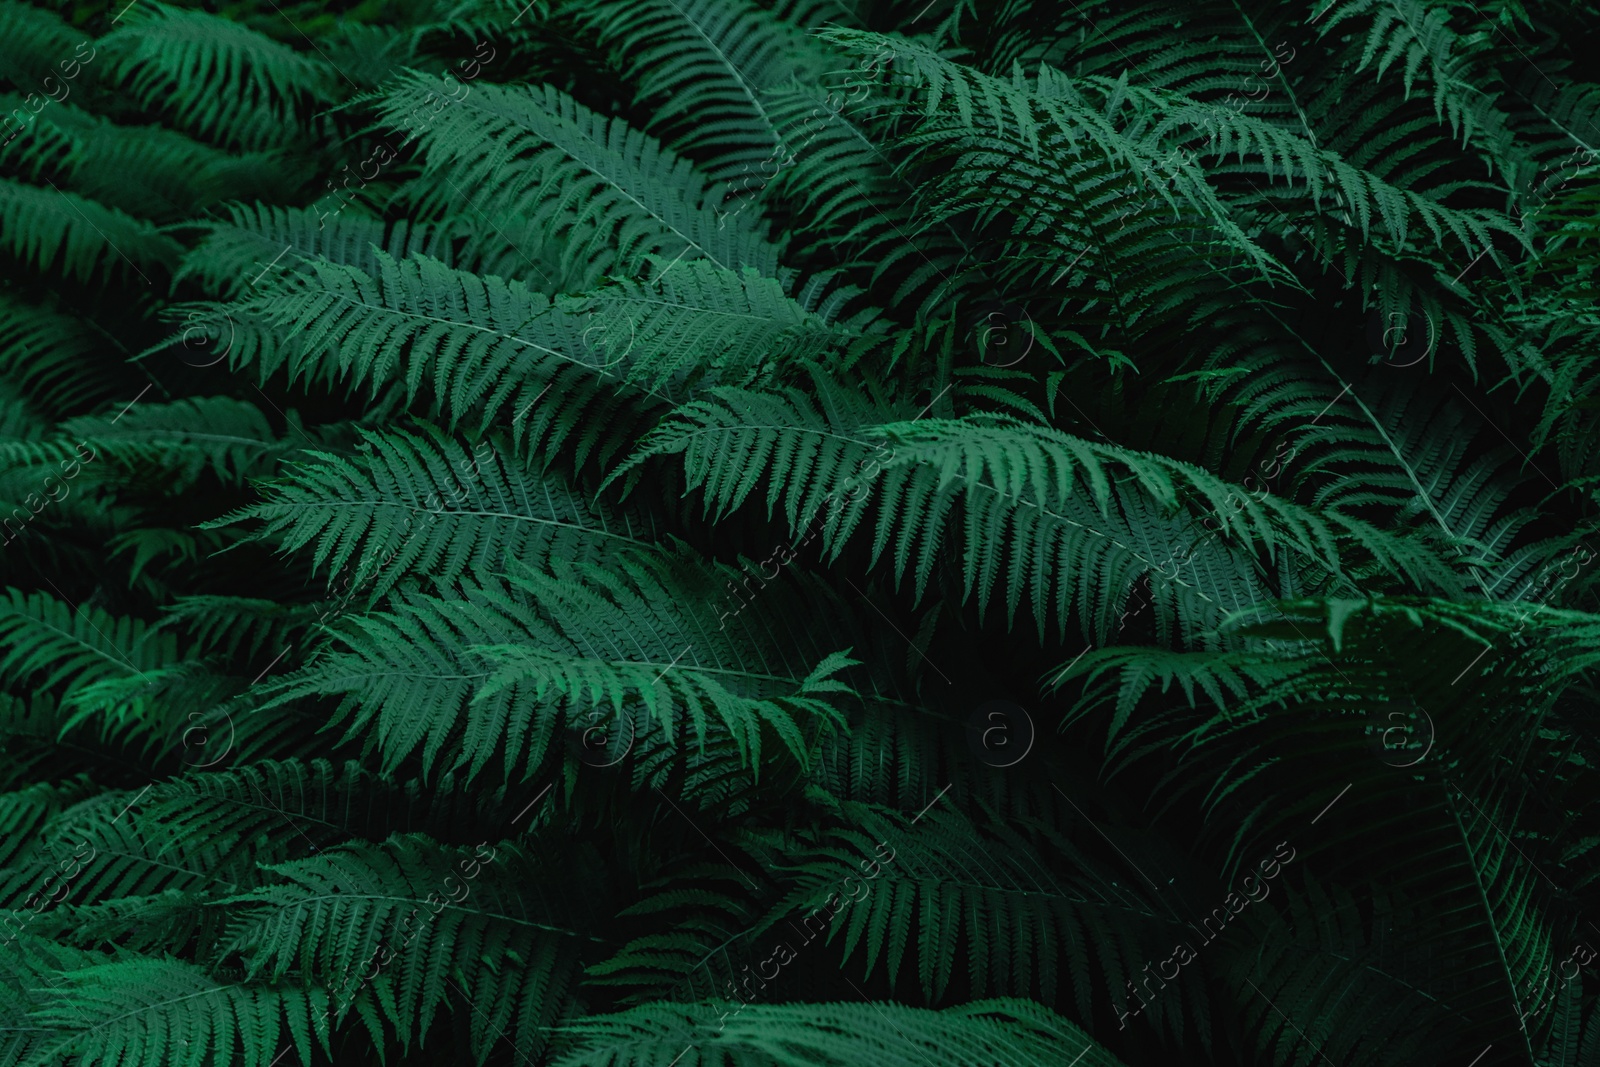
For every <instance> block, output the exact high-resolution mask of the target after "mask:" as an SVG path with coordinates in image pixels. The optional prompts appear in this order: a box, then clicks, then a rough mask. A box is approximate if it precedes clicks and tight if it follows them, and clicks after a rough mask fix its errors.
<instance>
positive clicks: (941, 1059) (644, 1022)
mask: <svg viewBox="0 0 1600 1067" xmlns="http://www.w3.org/2000/svg"><path fill="white" fill-rule="evenodd" d="M736 1004H737V1002H733V1003H728V1002H724V1003H711V1004H675V1003H653V1004H644V1005H641V1006H639V1007H637V1008H633V1009H632V1010H630V1011H625V1012H620V1013H618V1014H616V1015H591V1016H588V1017H586V1018H582V1019H577V1020H574V1021H573V1022H571V1023H568V1024H567V1026H566V1030H567V1032H569V1033H571V1034H572V1035H574V1037H575V1038H576V1039H577V1041H578V1042H579V1046H578V1047H577V1048H576V1049H574V1050H573V1051H571V1052H569V1053H567V1054H565V1055H563V1056H561V1057H560V1058H559V1059H557V1060H556V1061H555V1062H556V1064H557V1067H662V1065H664V1064H666V1063H668V1062H671V1061H672V1060H673V1057H674V1056H681V1057H682V1058H681V1059H679V1060H678V1061H677V1062H678V1063H679V1064H681V1065H682V1067H702V1065H704V1067H709V1065H711V1064H725V1065H728V1067H802V1065H805V1067H847V1065H853V1064H861V1063H872V1064H874V1065H881V1067H930V1065H931V1067H957V1065H965V1064H973V1063H985V1064H995V1065H996V1067H1034V1065H1036V1064H1039V1063H1068V1064H1074V1065H1075V1067H1121V1061H1119V1060H1118V1059H1116V1058H1115V1057H1114V1056H1112V1055H1111V1054H1110V1053H1109V1052H1107V1051H1105V1049H1103V1048H1102V1047H1101V1046H1100V1045H1098V1044H1096V1043H1095V1042H1094V1041H1093V1039H1091V1038H1090V1037H1089V1036H1088V1035H1087V1034H1085V1033H1084V1032H1083V1031H1082V1030H1080V1029H1079V1028H1078V1027H1077V1026H1075V1025H1074V1024H1073V1023H1071V1022H1069V1021H1068V1020H1066V1019H1064V1018H1062V1017H1061V1016H1059V1015H1057V1014H1055V1013H1054V1012H1052V1011H1050V1010H1049V1009H1048V1008H1044V1007H1041V1006H1039V1005H1037V1004H1034V1003H1032V1002H1031V1001H1025V1000H982V1001H975V1002H973V1003H971V1004H965V1005H962V1006H961V1007H958V1008H947V1009H945V1010H944V1011H930V1010H929V1009H927V1008H910V1007H906V1006H904V1005H901V1004H895V1003H878V1002H868V1003H866V1004H860V1003H843V1004H755V1003H751V1004H743V1005H737V1006H735V1005H736Z"/></svg>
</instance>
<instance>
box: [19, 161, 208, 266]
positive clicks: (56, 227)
mask: <svg viewBox="0 0 1600 1067" xmlns="http://www.w3.org/2000/svg"><path fill="white" fill-rule="evenodd" d="M0 247H3V248H4V249H5V250H6V252H8V253H9V254H10V255H13V256H15V257H16V258H18V259H20V260H21V261H23V262H24V263H26V264H28V265H29V266H31V267H33V268H34V269H36V270H40V271H59V272H60V273H61V274H63V275H65V276H66V277H68V278H73V279H76V280H78V281H82V282H87V281H92V280H95V279H100V280H102V281H105V280H109V279H111V278H114V277H122V278H128V277H129V275H130V273H131V274H132V275H135V276H137V278H138V280H139V281H140V282H141V283H143V284H147V285H148V284H153V281H152V279H151V277H150V275H151V274H154V275H156V276H157V277H159V276H160V275H161V274H163V273H165V272H167V271H170V270H171V269H172V268H173V267H174V266H176V264H177V261H178V254H179V252H180V250H181V249H180V246H179V244H178V243H177V242H176V241H174V240H173V239H172V238H171V237H168V236H167V235H166V234H164V233H161V232H159V231H158V230H156V228H155V227H154V226H152V225H151V224H150V223H147V222H143V221H141V220H138V219H135V218H133V217H132V216H130V215H127V214H125V213H123V212H121V211H118V210H117V209H116V208H111V207H106V206H105V205H104V204H98V203H96V202H95V201H93V200H90V199H88V198H87V197H83V196H79V195H78V194H77V193H69V192H64V191H62V190H60V189H40V188H38V187H36V186H32V185H23V184H21V183H19V182H14V181H6V180H3V179H0Z"/></svg>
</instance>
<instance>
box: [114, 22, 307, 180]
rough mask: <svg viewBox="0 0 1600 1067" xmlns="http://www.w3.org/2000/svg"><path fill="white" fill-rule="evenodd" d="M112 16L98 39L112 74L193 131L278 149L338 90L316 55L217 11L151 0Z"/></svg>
mask: <svg viewBox="0 0 1600 1067" xmlns="http://www.w3.org/2000/svg"><path fill="white" fill-rule="evenodd" d="M119 21H120V22H122V23H123V24H122V25H120V26H119V27H118V28H117V29H115V30H113V31H112V32H111V33H109V34H107V35H106V36H105V37H103V38H101V39H100V41H99V44H98V47H101V48H104V49H105V50H106V51H107V53H108V57H107V59H108V62H109V63H111V64H112V67H113V69H114V70H115V72H116V76H117V77H118V78H119V79H120V80H122V81H123V82H124V83H125V84H126V85H127V88H128V90H129V92H131V93H132V94H133V97H134V99H136V100H138V101H139V103H140V104H142V105H143V106H145V107H147V108H150V109H152V110H158V111H167V112H168V113H169V114H171V115H172V116H173V119H174V121H176V122H177V123H178V124H179V125H180V126H182V127H184V128H185V129H188V130H192V131H193V132H195V133H196V134H198V135H199V136H201V137H207V138H212V139H215V140H217V141H219V142H221V143H223V144H227V145H236V146H239V147H242V148H245V149H256V148H274V147H278V146H279V145H281V144H282V143H283V141H284V140H286V139H294V138H296V137H297V136H298V135H299V132H300V128H301V127H300V122H301V115H302V114H303V113H305V112H308V111H309V110H310V109H311V108H312V107H314V106H316V105H318V104H326V103H329V102H331V101H332V100H333V99H334V97H335V94H336V93H337V91H338V82H339V75H338V73H337V72H336V71H335V70H333V68H331V67H329V66H328V65H327V63H326V62H324V61H323V60H321V59H320V58H313V57H311V56H308V55H305V54H303V53H301V52H297V51H295V50H294V49H292V48H290V47H288V46H287V45H283V44H280V43H278V42H277V41H274V40H272V39H271V38H269V37H265V36H263V35H262V34H260V33H257V32H256V31H254V30H252V29H250V28H249V27H247V26H244V25H242V24H240V23H238V22H235V21H233V20H232V19H227V18H223V17H222V16H220V15H212V14H207V13H206V12H203V11H185V10H183V9H182V8H176V7H170V6H168V5H166V4H162V3H158V2H154V0H152V2H149V3H143V4H140V5H139V6H138V7H137V8H135V9H133V10H131V11H129V12H128V13H127V15H126V17H125V18H123V19H119Z"/></svg>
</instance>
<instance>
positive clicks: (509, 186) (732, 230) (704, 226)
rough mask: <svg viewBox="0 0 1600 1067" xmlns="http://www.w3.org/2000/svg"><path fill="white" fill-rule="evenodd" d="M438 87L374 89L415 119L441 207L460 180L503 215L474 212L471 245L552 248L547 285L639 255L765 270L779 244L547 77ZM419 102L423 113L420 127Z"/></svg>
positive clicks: (652, 147) (582, 283)
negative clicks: (491, 221) (524, 82)
mask: <svg viewBox="0 0 1600 1067" xmlns="http://www.w3.org/2000/svg"><path fill="white" fill-rule="evenodd" d="M447 89H449V86H447V85H446V84H445V82H444V81H443V80H442V79H439V78H433V77H428V76H424V75H420V74H415V75H411V76H410V77H408V78H406V79H403V80H402V81H401V82H400V84H399V86H398V87H396V88H394V89H392V90H390V91H389V92H388V93H387V94H386V95H385V96H384V97H383V98H382V100H381V102H380V104H379V113H380V115H381V116H382V117H383V120H384V121H385V122H386V123H388V124H389V125H391V126H395V127H399V128H408V129H415V131H416V132H415V136H416V137H417V139H418V140H419V141H420V142H421V144H422V146H423V148H424V150H425V152H426V154H427V170H426V172H425V173H426V175H427V176H428V177H430V178H436V179H437V180H438V181H439V182H441V183H442V184H439V185H435V186H433V188H434V189H435V190H436V192H435V193H434V195H435V196H436V197H438V198H439V199H440V203H439V204H438V208H439V209H440V210H448V209H450V206H451V205H450V200H451V199H452V198H455V197H456V196H458V195H459V194H457V193H455V192H453V191H452V190H459V189H463V188H470V189H472V190H474V191H475V197H474V198H475V202H476V203H477V204H478V205H479V210H481V211H488V212H491V213H492V214H493V215H495V216H496V217H499V218H504V219H507V220H508V221H510V222H511V223H512V226H513V228H512V230H511V232H510V233H508V234H502V233H499V232H493V233H489V234H485V233H483V230H484V227H483V226H482V224H481V221H478V222H474V223H473V226H474V229H475V230H476V231H478V233H479V237H478V243H479V244H480V245H482V244H485V243H496V242H498V243H499V244H500V245H501V246H502V247H504V246H509V247H511V248H512V249H516V248H518V246H519V245H521V244H522V243H524V242H528V243H530V244H531V245H532V247H534V248H535V249H540V248H549V249H550V250H551V251H552V253H553V255H551V258H553V259H555V260H556V261H557V262H559V263H560V264H561V275H562V282H563V284H560V285H557V284H556V283H554V282H551V281H550V280H549V279H546V282H547V285H548V288H550V289H551V290H552V291H571V290H572V289H582V288H588V287H590V286H592V285H593V284H595V283H596V282H597V281H598V280H599V278H600V276H601V275H602V274H610V275H616V276H627V275H636V274H637V273H638V272H639V271H640V270H641V269H642V268H643V266H644V264H645V259H646V257H648V256H660V257H662V258H663V259H668V260H672V261H676V260H677V259H679V258H682V257H685V256H688V257H692V258H699V259H706V260H709V261H710V262H712V263H714V264H715V265H717V266H719V267H722V268H724V269H728V270H736V269H738V268H740V267H746V266H748V267H753V268H754V269H755V270H756V271H757V272H759V273H760V274H763V275H767V276H770V275H772V274H773V273H774V272H775V270H776V266H777V250H776V248H774V247H773V246H772V245H771V244H769V243H768V242H767V240H766V238H765V236H764V231H765V228H766V227H765V225H764V223H762V222H761V221H760V220H758V219H757V217H756V216H755V215H754V214H753V213H751V212H745V213H742V214H740V215H738V216H728V217H723V216H719V215H718V213H717V208H718V207H719V206H720V205H721V204H722V202H723V200H724V199H725V198H726V195H727V193H726V190H725V189H724V188H723V187H721V186H718V185H714V184H711V183H710V182H709V181H708V180H707V179H706V178H705V177H704V176H702V175H700V174H699V173H698V172H696V171H695V169H694V168H693V166H691V164H690V163H689V161H688V160H687V159H683V158H681V157H679V156H677V155H676V154H674V153H672V152H670V151H668V150H667V149H665V148H663V147H661V145H660V144H659V143H658V142H657V141H656V140H655V139H654V138H652V137H648V136H646V135H645V134H643V133H640V132H639V131H637V130H634V129H632V128H630V127H629V126H628V125H627V123H626V122H624V121H623V120H622V119H621V118H620V117H618V118H609V119H608V118H606V117H604V116H602V115H599V114H597V113H595V112H593V111H591V110H589V109H588V108H586V107H584V106H583V105H581V104H579V103H578V102H577V101H575V100H573V99H572V98H571V97H569V96H567V95H565V94H564V93H562V92H560V91H559V90H557V89H556V88H555V87H553V86H549V85H546V86H543V87H542V89H525V88H512V87H501V86H493V85H479V86H476V87H473V88H472V89H471V91H470V92H469V93H468V94H467V95H466V96H464V97H461V98H460V99H459V100H456V101H448V106H444V107H443V108H442V109H440V108H434V107H428V106H427V105H428V104H429V103H430V100H432V99H439V98H440V96H441V94H443V93H444V92H445V90H447ZM450 95H451V96H454V95H457V94H456V93H455V92H454V90H451V92H450ZM424 108H426V110H423V109H424ZM417 112H420V113H421V114H422V115H423V116H425V118H424V120H423V121H424V122H425V125H422V126H420V127H415V126H414V123H415V121H416V119H415V118H414V117H413V115H414V113H417ZM574 205H582V207H581V210H573V206H574ZM464 218H466V219H467V220H469V221H470V220H472V219H474V218H475V216H464ZM730 223H731V224H730ZM542 254H543V253H541V255H542Z"/></svg>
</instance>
